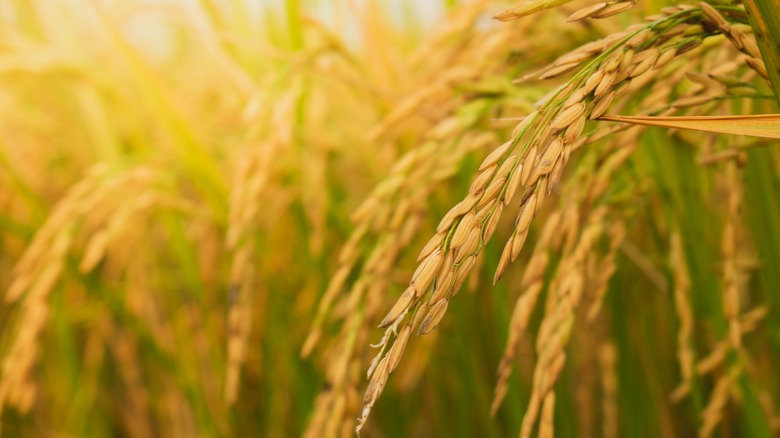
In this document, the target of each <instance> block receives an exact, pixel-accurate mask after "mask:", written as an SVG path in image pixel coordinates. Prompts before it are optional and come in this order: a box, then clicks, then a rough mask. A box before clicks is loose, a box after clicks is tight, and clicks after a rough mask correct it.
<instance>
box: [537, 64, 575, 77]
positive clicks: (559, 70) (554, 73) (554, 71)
mask: <svg viewBox="0 0 780 438" xmlns="http://www.w3.org/2000/svg"><path fill="white" fill-rule="evenodd" d="M579 65H580V63H579V62H570V63H568V64H562V65H555V66H553V67H551V68H549V69H547V70H545V71H544V72H542V74H541V75H539V79H540V80H547V79H552V78H555V77H558V76H560V75H562V74H564V73H568V72H570V71H572V70H574V69H575V68H577V67H578V66H579Z"/></svg>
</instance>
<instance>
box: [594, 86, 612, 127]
mask: <svg viewBox="0 0 780 438" xmlns="http://www.w3.org/2000/svg"><path fill="white" fill-rule="evenodd" d="M615 94H616V93H615V91H614V90H612V91H610V92H609V93H607V94H605V95H604V96H601V97H600V98H598V99H597V100H596V103H595V105H594V106H593V110H592V111H591V113H590V116H589V118H590V119H591V120H592V119H597V118H599V117H601V115H603V114H604V112H605V111H606V110H607V108H609V106H610V105H611V104H612V101H613V100H614V99H615Z"/></svg>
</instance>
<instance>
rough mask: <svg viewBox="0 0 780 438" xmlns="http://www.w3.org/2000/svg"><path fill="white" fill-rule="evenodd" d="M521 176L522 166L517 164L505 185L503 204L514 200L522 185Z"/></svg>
mask: <svg viewBox="0 0 780 438" xmlns="http://www.w3.org/2000/svg"><path fill="white" fill-rule="evenodd" d="M522 174H523V164H522V163H519V164H518V165H517V167H515V170H514V172H512V176H511V177H509V182H507V185H506V192H504V197H503V198H502V201H503V202H505V203H509V202H510V201H512V199H514V197H515V194H516V193H517V189H518V188H520V185H521V183H522ZM491 234H492V233H491ZM486 240H487V239H486Z"/></svg>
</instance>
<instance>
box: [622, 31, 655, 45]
mask: <svg viewBox="0 0 780 438" xmlns="http://www.w3.org/2000/svg"><path fill="white" fill-rule="evenodd" d="M653 34H654V32H653V31H652V30H650V29H648V28H644V29H642V30H640V31H639V32H637V33H636V35H634V36H632V37H631V38H630V39H629V40H628V41H626V44H625V45H626V47H628V48H630V49H636V48H637V47H639V46H641V45H642V44H643V43H644V42H645V41H647V40H648V39H649V38H650V37H651V36H652V35H653Z"/></svg>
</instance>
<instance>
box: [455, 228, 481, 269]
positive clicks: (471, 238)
mask: <svg viewBox="0 0 780 438" xmlns="http://www.w3.org/2000/svg"><path fill="white" fill-rule="evenodd" d="M481 236H482V229H481V228H480V227H479V226H476V227H474V228H472V229H471V232H469V235H468V236H467V237H466V241H465V242H463V246H461V247H460V248H458V254H457V255H456V256H455V263H458V262H459V261H460V260H463V258H465V257H466V256H468V255H471V254H472V253H474V251H475V250H476V249H477V247H478V246H479V240H480V238H481Z"/></svg>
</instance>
